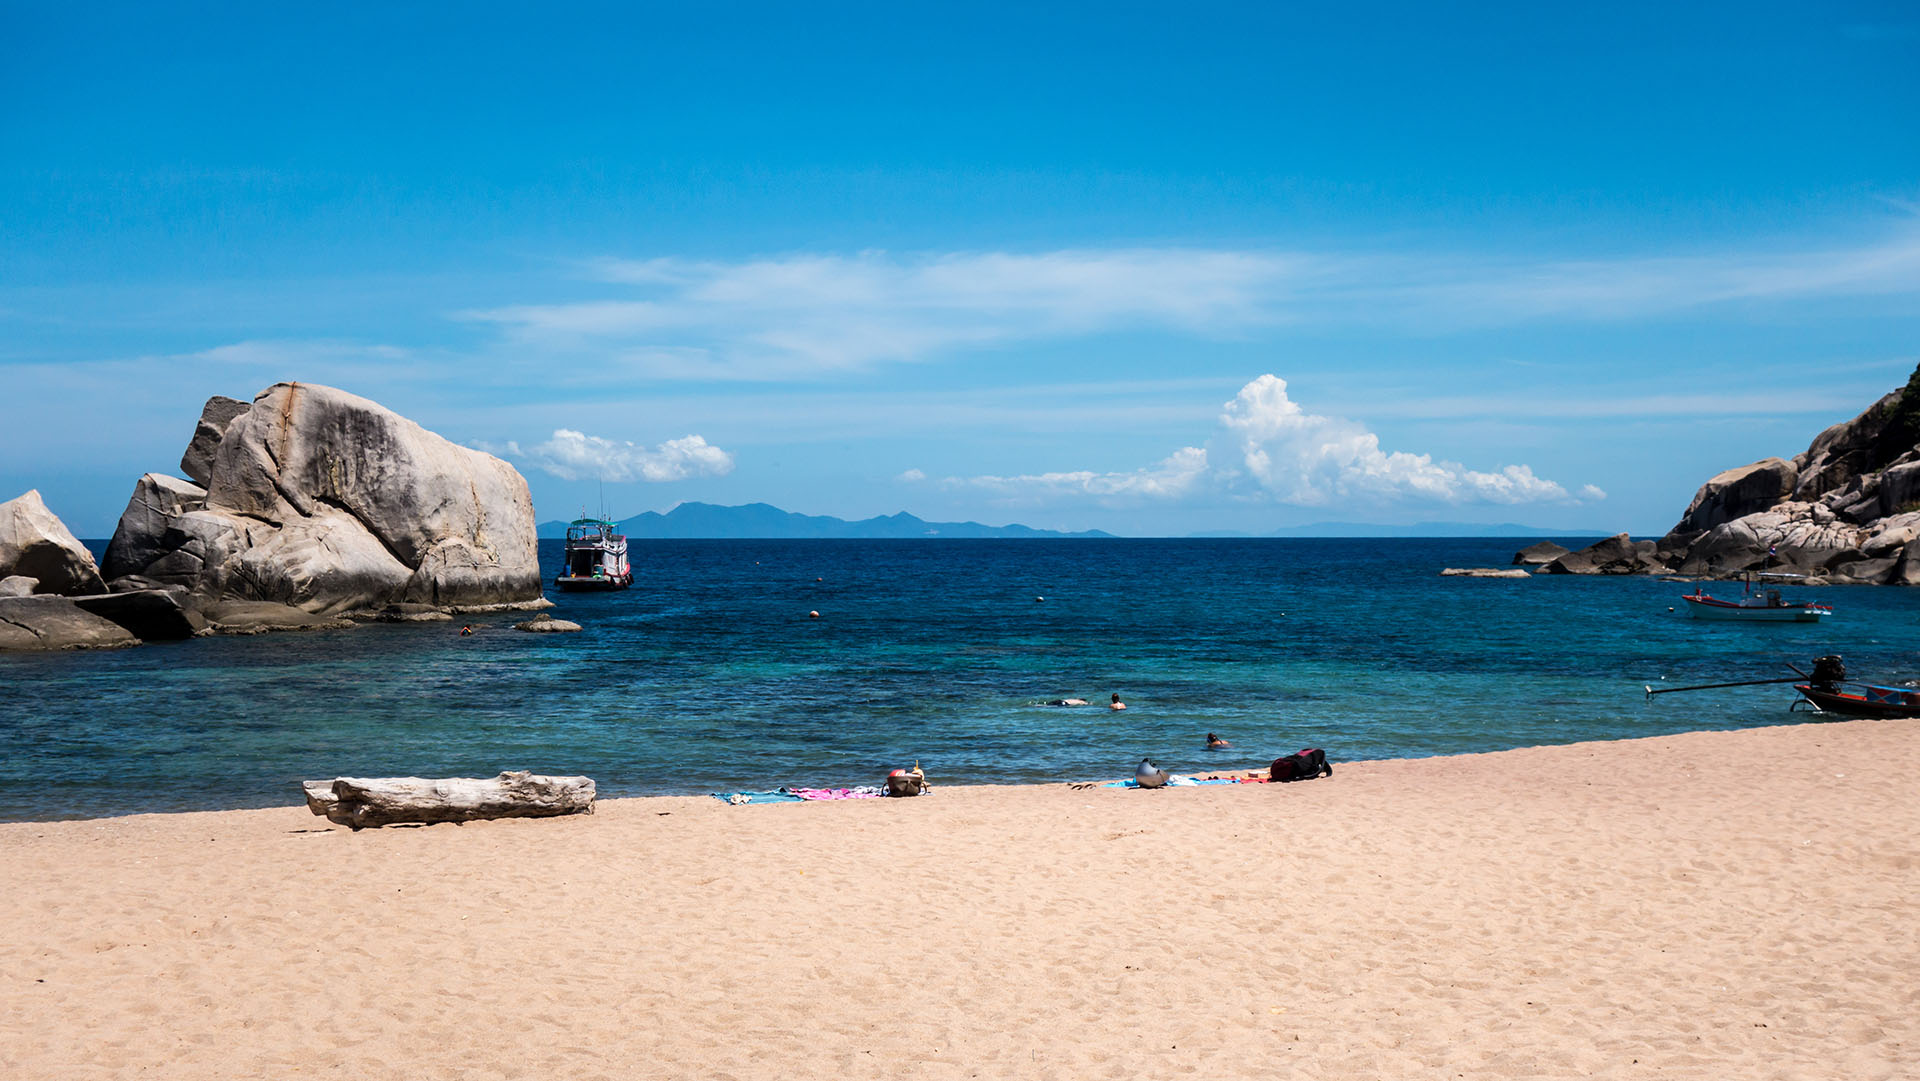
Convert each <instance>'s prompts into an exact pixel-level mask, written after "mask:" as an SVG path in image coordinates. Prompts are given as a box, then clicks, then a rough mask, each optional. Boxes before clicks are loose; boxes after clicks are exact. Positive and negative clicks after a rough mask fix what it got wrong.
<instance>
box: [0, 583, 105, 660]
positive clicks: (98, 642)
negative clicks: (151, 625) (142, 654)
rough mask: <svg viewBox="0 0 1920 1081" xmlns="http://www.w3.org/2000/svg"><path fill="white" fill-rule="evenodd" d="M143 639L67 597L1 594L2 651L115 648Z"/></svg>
mask: <svg viewBox="0 0 1920 1081" xmlns="http://www.w3.org/2000/svg"><path fill="white" fill-rule="evenodd" d="M139 644H140V639H138V638H136V637H134V636H133V635H132V634H131V633H129V632H128V631H127V630H126V629H125V628H123V627H121V626H120V625H119V624H117V623H114V622H113V621H111V620H107V619H102V618H100V617H99V616H96V615H94V614H93V613H91V612H88V611H86V610H85V609H83V608H81V607H80V606H79V605H78V604H75V603H74V602H73V600H72V599H71V598H68V597H52V596H40V597H0V650H54V649H116V648H118V647H121V646H137V645H139Z"/></svg>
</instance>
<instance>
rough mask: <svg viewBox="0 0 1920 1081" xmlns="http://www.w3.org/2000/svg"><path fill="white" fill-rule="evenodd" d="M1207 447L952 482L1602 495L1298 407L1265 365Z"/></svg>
mask: <svg viewBox="0 0 1920 1081" xmlns="http://www.w3.org/2000/svg"><path fill="white" fill-rule="evenodd" d="M1210 446H1212V447H1213V448H1214V450H1213V452H1211V453H1210V452H1209V450H1208V449H1207V448H1205V447H1183V448H1181V449H1179V450H1177V451H1175V452H1174V453H1173V454H1172V455H1170V456H1168V457H1167V458H1166V459H1164V460H1163V461H1161V462H1160V463H1159V464H1157V465H1154V466H1150V467H1148V468H1145V469H1140V470H1136V471H1133V472H1107V473H1102V472H1094V471H1090V470H1080V471H1071V472H1053V473H1033V474H1024V475H1019V476H991V475H990V476H977V477H954V478H948V479H947V480H946V481H945V482H943V483H946V484H947V485H949V486H954V487H969V488H976V489H985V490H988V491H992V492H996V493H998V494H1000V495H1002V496H1006V497H1012V498H1020V497H1025V498H1031V499H1041V498H1048V497H1054V498H1058V497H1067V496H1091V497H1094V498H1096V499H1099V500H1102V501H1105V502H1118V501H1127V500H1131V501H1136V502H1143V501H1174V500H1178V499H1181V498H1184V497H1187V496H1191V495H1195V494H1197V493H1199V492H1202V491H1206V490H1212V491H1222V492H1226V493H1229V494H1234V495H1238V496H1241V497H1243V498H1249V499H1266V500H1271V501H1274V502H1279V503H1288V504H1294V505H1299V506H1320V505H1325V504H1328V503H1333V502H1336V501H1363V502H1372V503H1380V504H1390V503H1428V504H1436V503H1445V504H1469V503H1479V504H1503V505H1513V504H1521V503H1570V502H1590V501H1597V500H1601V499H1605V498H1606V493H1605V492H1603V491H1601V490H1600V489H1599V488H1596V487H1594V486H1593V485H1590V484H1589V485H1584V486H1582V487H1581V489H1580V492H1579V495H1578V497H1575V496H1573V495H1570V494H1569V493H1568V491H1567V489H1566V488H1565V487H1564V486H1562V485H1560V484H1558V483H1556V482H1554V481H1551V480H1548V479H1546V478H1544V477H1540V476H1536V475H1535V474H1534V472H1533V470H1532V469H1531V468H1530V467H1528V466H1525V465H1507V466H1501V467H1499V468H1498V469H1495V470H1492V471H1490V472H1483V471H1480V470H1475V469H1468V468H1467V467H1466V466H1464V465H1461V464H1459V463H1457V462H1449V461H1439V460H1436V459H1435V458H1434V457H1433V456H1432V455H1430V454H1414V453H1408V452H1406V451H1387V450H1383V449H1381V447H1380V437H1379V436H1377V435H1375V434H1374V433H1372V432H1370V431H1368V430H1367V429H1366V428H1365V427H1364V426H1362V425H1360V424H1358V423H1356V422H1354V421H1351V420H1346V419H1343V418H1340V417H1329V416H1320V415H1317V414H1313V413H1309V412H1307V411H1306V410H1304V409H1302V408H1301V407H1300V405H1299V403H1297V402H1295V401H1293V400H1292V399H1291V398H1290V397H1288V395H1287V383H1286V380H1284V379H1281V378H1280V377H1278V376H1275V375H1263V376H1261V377H1259V378H1258V379H1255V380H1254V381H1252V382H1251V383H1248V384H1247V385H1246V386H1244V387H1242V388H1241V389H1240V392H1239V394H1237V395H1235V396H1234V398H1233V400H1232V401H1230V402H1227V403H1226V404H1225V406H1224V407H1223V411H1222V412H1221V414H1220V417H1219V421H1218V427H1217V429H1216V431H1215V433H1214V438H1213V440H1212V441H1211V443H1210Z"/></svg>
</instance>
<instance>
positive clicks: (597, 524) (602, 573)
mask: <svg viewBox="0 0 1920 1081" xmlns="http://www.w3.org/2000/svg"><path fill="white" fill-rule="evenodd" d="M615 528H617V527H616V526H615V525H614V523H612V522H609V521H606V520H604V519H600V518H576V519H574V520H573V521H572V522H569V523H567V553H566V562H565V563H563V564H561V566H560V573H559V575H557V576H556V577H555V578H554V580H553V584H554V585H556V586H559V587H560V588H561V589H566V590H594V589H625V588H627V587H628V586H630V585H632V584H633V566H632V565H631V564H629V563H628V562H627V538H626V537H625V536H624V535H623V534H620V533H616V532H614V530H615Z"/></svg>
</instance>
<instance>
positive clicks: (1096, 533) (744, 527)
mask: <svg viewBox="0 0 1920 1081" xmlns="http://www.w3.org/2000/svg"><path fill="white" fill-rule="evenodd" d="M619 525H620V528H621V530H622V531H623V532H624V533H626V535H627V536H629V537H633V538H635V539H658V540H729V539H732V540H746V539H754V540H762V539H765V540H806V539H820V538H844V539H856V540H886V539H896V540H898V539H913V538H946V539H953V538H976V537H987V538H1014V537H1107V538H1111V537H1113V534H1111V533H1107V532H1103V531H1101V530H1098V529H1089V530H1086V531H1084V532H1080V533H1064V532H1060V531H1058V530H1053V529H1034V528H1032V527H1030V526H1024V525H1004V526H992V525H981V524H980V523H979V522H929V521H926V520H925V519H921V518H916V517H914V516H913V515H911V514H907V513H904V512H902V513H900V514H888V515H882V516H880V517H878V518H865V519H862V520H860V521H857V522H849V521H847V520H846V519H844V518H834V517H830V516H828V515H824V514H795V513H793V512H792V511H784V510H781V509H780V508H779V507H775V506H771V505H769V504H766V503H748V504H746V505H745V506H740V507H721V506H716V505H714V504H712V503H682V504H680V505H679V506H677V507H675V508H673V509H672V510H670V511H668V512H667V513H665V514H660V513H658V512H655V511H647V512H646V513H644V514H636V515H634V516H633V517H631V518H623V519H621V520H620V522H619ZM539 529H540V536H542V537H546V538H558V537H564V536H566V534H567V523H565V522H542V523H540V527H539ZM1605 535H1606V534H1604V533H1603V532H1602V531H1599V530H1591V529H1586V530H1583V529H1541V528H1539V527H1538V526H1525V525H1514V524H1512V523H1502V524H1500V525H1477V524H1472V523H1465V522H1419V523H1416V524H1414V525H1376V524H1372V523H1366V522H1316V523H1314V524H1313V525H1303V526H1293V527H1290V528H1287V529H1281V530H1276V531H1274V532H1272V533H1263V534H1249V533H1195V534H1193V536H1195V537H1248V536H1267V537H1558V538H1568V537H1574V538H1578V537H1600V536H1605Z"/></svg>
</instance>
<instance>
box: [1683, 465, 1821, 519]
mask: <svg viewBox="0 0 1920 1081" xmlns="http://www.w3.org/2000/svg"><path fill="white" fill-rule="evenodd" d="M1799 479H1800V471H1799V470H1798V469H1796V468H1794V465H1793V463H1792V462H1788V461H1782V460H1781V459H1779V458H1767V459H1765V460H1763V461H1758V462H1755V463H1753V464H1752V465H1743V466H1741V467H1739V468H1738V469H1729V470H1727V471H1726V472H1724V473H1721V474H1719V475H1717V476H1715V477H1714V478H1713V479H1712V480H1709V481H1708V482H1707V483H1705V484H1703V485H1701V486H1700V490H1699V491H1698V492H1696V493H1694V497H1693V502H1692V503H1691V504H1689V505H1688V506H1687V512H1686V513H1685V514H1683V515H1681V516H1680V524H1678V525H1676V526H1674V527H1673V528H1672V529H1671V530H1669V531H1668V532H1669V535H1672V534H1675V533H1691V534H1700V533H1705V532H1706V531H1707V530H1709V529H1712V528H1713V527H1714V526H1717V525H1720V524H1722V523H1725V522H1731V521H1733V520H1734V519H1736V518H1744V517H1746V516H1747V515H1749V514H1753V513H1755V512H1758V511H1763V510H1766V509H1768V508H1769V507H1772V506H1773V505H1774V504H1776V503H1778V502H1780V501H1781V500H1782V499H1785V498H1787V497H1788V496H1790V495H1792V494H1793V488H1794V484H1795V482H1797V481H1798V480H1799Z"/></svg>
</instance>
